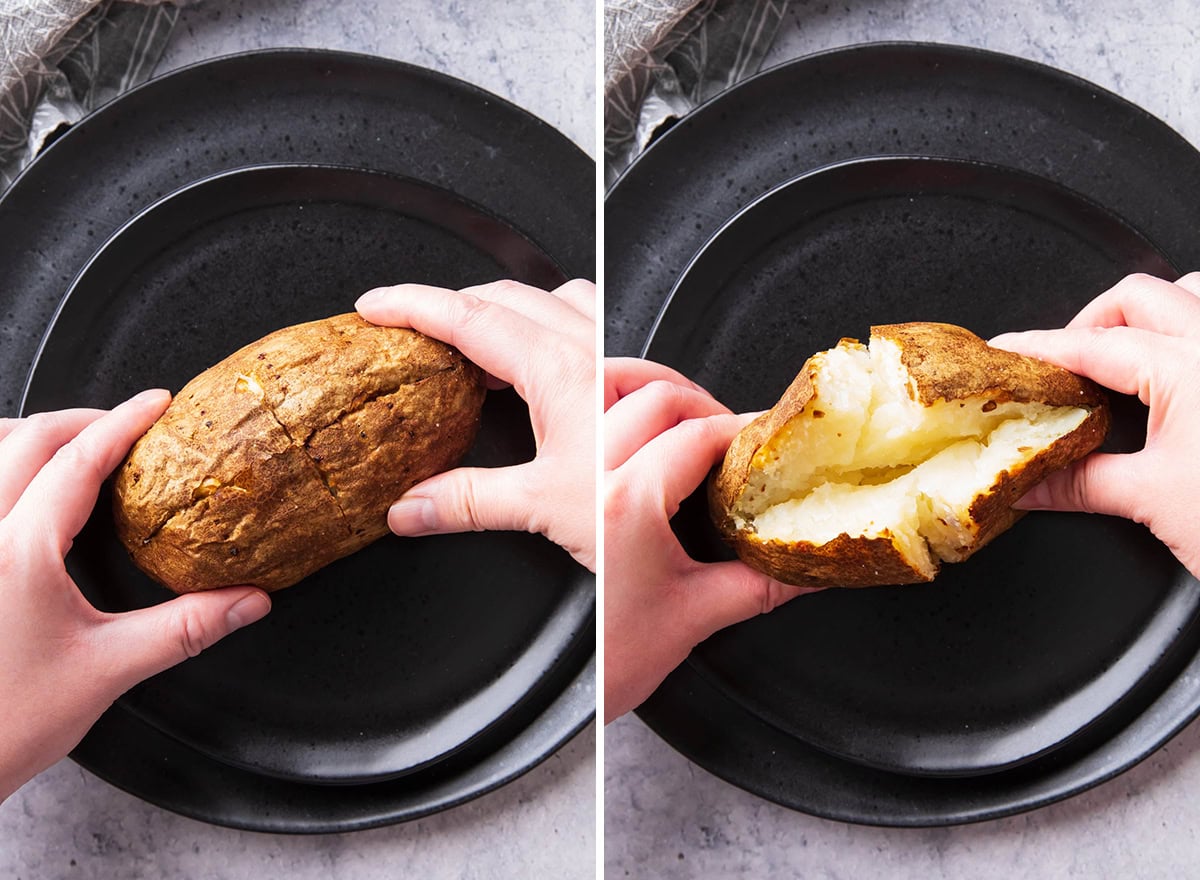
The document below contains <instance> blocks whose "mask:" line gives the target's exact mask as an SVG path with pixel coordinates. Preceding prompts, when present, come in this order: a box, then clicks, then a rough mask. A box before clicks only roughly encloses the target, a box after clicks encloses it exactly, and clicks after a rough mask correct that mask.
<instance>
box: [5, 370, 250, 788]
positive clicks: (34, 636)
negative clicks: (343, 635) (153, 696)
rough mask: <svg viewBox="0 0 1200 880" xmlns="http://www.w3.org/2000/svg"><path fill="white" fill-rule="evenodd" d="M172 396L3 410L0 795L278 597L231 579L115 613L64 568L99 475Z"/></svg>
mask: <svg viewBox="0 0 1200 880" xmlns="http://www.w3.org/2000/svg"><path fill="white" fill-rule="evenodd" d="M169 400H170V395H169V394H168V393H167V392H165V391H147V392H143V393H142V394H139V395H138V396H137V397H134V398H133V399H132V400H129V401H126V402H125V403H123V404H121V405H120V406H118V407H117V408H116V409H114V410H112V411H111V412H104V411H101V410H91V409H74V410H64V411H62V412H55V413H45V414H39V415H35V416H31V417H30V418H27V419H0V462H3V470H2V471H0V706H3V707H4V714H5V723H4V724H3V725H0V800H3V799H4V798H6V797H8V795H10V794H12V792H14V791H16V789H17V788H19V787H20V786H21V785H22V784H24V783H25V782H26V781H27V780H28V779H30V778H31V777H32V776H34V774H36V773H39V772H40V771H42V770H44V769H45V768H46V767H49V766H50V765H51V764H53V763H54V762H55V761H57V760H58V759H59V758H62V757H63V756H65V755H66V754H67V753H68V752H69V751H70V750H71V749H73V748H74V747H75V746H76V745H78V743H79V741H80V740H81V739H82V738H83V735H84V734H85V733H86V732H87V730H88V728H89V727H91V725H92V724H93V723H94V722H95V721H96V719H97V718H99V717H100V715H101V714H102V713H103V712H104V710H105V709H107V708H108V707H109V705H110V704H111V703H112V702H113V700H115V699H116V698H117V697H119V696H120V695H121V694H122V693H124V692H125V691H127V690H128V689H129V688H131V687H132V686H133V685H135V684H137V683H138V682H139V681H141V680H142V679H145V678H149V677H150V676H151V675H154V674H156V673H158V672H161V671H163V670H164V669H166V668H168V667H170V666H174V665H175V664H176V663H178V662H180V661H181V660H186V659H187V658H188V657H193V656H195V655H196V654H198V653H200V651H202V650H203V649H205V648H207V647H209V646H210V645H212V644H213V643H215V642H216V641H217V640H218V639H220V638H222V637H224V636H226V635H228V634H229V633H231V632H233V631H234V630H235V629H238V628H239V627H242V626H245V625H246V624H248V623H252V622H254V621H255V620H258V619H259V618H261V617H262V616H263V615H265V614H266V613H267V611H268V610H269V609H270V607H271V603H270V600H269V599H268V598H267V596H266V594H265V593H263V592H262V591H260V590H255V589H253V588H248V587H229V588H227V589H223V590H213V591H211V592H207V593H192V594H190V595H187V596H181V597H179V598H177V599H172V600H171V601H169V602H164V603H162V604H161V605H156V606H154V607H151V608H144V609H140V610H137V611H129V612H126V613H123V614H109V613H105V612H101V611H97V610H96V609H95V608H93V607H92V605H91V604H90V603H89V602H88V601H87V599H85V598H84V597H83V594H81V593H80V592H79V589H78V588H77V587H76V586H75V583H74V582H73V581H72V580H71V577H70V575H68V574H67V570H66V567H65V565H64V563H63V558H64V557H65V556H66V554H67V551H68V550H69V549H70V547H71V542H72V540H73V539H74V538H75V536H76V535H77V534H78V533H79V530H80V529H82V528H83V525H84V523H85V522H87V519H88V516H89V515H90V514H91V511H92V508H93V507H94V506H95V504H96V496H97V494H98V493H99V491H100V484H101V483H102V482H103V481H104V478H105V477H106V476H107V475H108V474H109V473H110V472H111V471H112V470H113V469H114V468H115V467H116V466H117V465H118V464H119V463H120V462H121V460H122V459H123V458H124V456H125V454H126V453H127V452H128V451H129V448H130V447H131V446H132V445H133V443H134V441H135V440H137V438H138V437H140V436H141V435H142V434H143V433H145V431H146V429H147V428H149V427H150V425H151V423H153V421H154V420H155V419H156V418H158V416H159V415H161V414H162V412H163V410H164V409H165V408H166V405H167V402H168V401H169Z"/></svg>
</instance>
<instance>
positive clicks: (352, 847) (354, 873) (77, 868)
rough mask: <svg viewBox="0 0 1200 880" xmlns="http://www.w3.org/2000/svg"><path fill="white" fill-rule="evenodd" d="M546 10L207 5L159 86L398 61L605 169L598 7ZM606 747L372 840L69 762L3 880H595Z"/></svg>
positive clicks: (31, 802)
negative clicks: (163, 797)
mask: <svg viewBox="0 0 1200 880" xmlns="http://www.w3.org/2000/svg"><path fill="white" fill-rule="evenodd" d="M546 10H547V7H546V6H545V4H542V3H538V2H535V0H513V2H507V3H504V4H498V3H497V4H489V3H443V2H439V0H366V2H358V3H328V2H323V0H202V2H199V3H196V4H194V5H189V6H188V7H186V8H185V9H184V10H183V11H182V12H181V14H180V17H179V20H178V22H177V24H176V28H175V31H174V33H173V35H172V38H171V43H170V44H169V46H168V48H167V51H166V54H165V56H164V58H163V60H162V63H161V64H160V65H159V67H158V72H159V73H162V72H165V71H167V70H171V69H174V68H176V67H180V66H183V65H185V64H190V63H192V62H194V61H200V60H203V59H206V58H212V57H215V56H218V55H225V54H229V53H232V52H239V51H245V50H249V49H257V48H268V47H282V46H303V47H314V48H328V49H342V50H348V51H354V52H362V53H367V54H374V55H382V56H385V57H390V58H397V59H400V60H403V61H408V62H411V63H414V64H419V65H422V66H425V67H429V68H433V69H435V70H440V71H443V72H445V73H447V74H450V75H452V76H456V77H459V78H461V79H465V80H468V81H470V82H472V83H475V84H476V85H479V86H481V87H483V88H485V89H487V90H489V91H491V92H494V93H495V94H497V95H500V96H501V97H503V98H506V99H508V100H509V101H512V102H513V103H515V104H518V105H520V106H522V107H524V108H526V109H527V110H529V111H531V112H532V113H534V114H535V115H537V116H539V117H541V118H542V119H544V120H546V121H547V122H549V123H550V124H551V125H553V126H555V127H557V128H558V129H559V130H561V131H563V132H564V133H566V134H567V135H568V136H569V137H570V138H572V139H573V140H574V141H575V142H576V143H578V144H579V145H580V146H581V147H582V148H583V149H584V150H586V151H587V152H588V153H589V154H590V155H593V156H594V155H596V149H595V143H596V124H595V119H596V116H595V57H596V56H595V48H594V47H595V36H594V34H595V7H594V6H593V5H592V4H591V3H590V2H580V0H572V2H568V3H564V4H555V5H554V13H553V15H550V14H548V13H547V11H546ZM596 849H597V848H596V766H595V731H594V728H592V727H589V728H587V729H586V730H585V731H584V732H583V733H581V734H580V735H579V736H577V737H576V738H575V739H574V740H572V741H571V742H570V743H568V744H567V745H566V746H565V747H564V748H563V749H561V750H560V751H559V752H558V753H556V754H555V755H553V756H552V757H551V758H550V759H548V760H547V761H546V762H545V763H543V764H541V765H540V766H538V767H536V768H534V769H533V770H532V771H530V772H529V773H528V774H526V775H525V776H523V777H521V778H519V779H517V780H516V781H515V782H513V783H511V784H509V785H507V786H505V787H503V788H501V789H499V790H498V791H495V792H492V793H491V794H488V795H485V796H484V797H482V798H479V799H477V800H475V801H472V802H470V803H467V804H465V805H463V806H460V807H458V808H456V809H453V810H450V811H447V812H444V813H440V814H437V815H435V816H432V817H429V818H426V819H422V820H419V821H416V822H411V823H408V824H404V825H396V826H391V827H388V828H380V829H375V830H372V831H363V832H356V833H353V834H336V835H325V836H313V837H289V836H280V835H269V834H256V833H249V832H240V831H233V830H230V829H226V828H218V827H215V826H211V825H206V824H204V823H201V822H196V821H193V820H190V819H185V818H183V817H180V816H177V815H175V814H173V813H169V812H166V811H164V810H161V809H158V808H157V807H154V806H151V805H149V804H146V803H144V802H142V801H140V800H138V799H136V798H133V797H131V796H129V795H127V794H125V793H124V792H121V791H118V790H117V789H115V788H113V787H111V786H109V785H108V784H106V783H104V782H102V781H100V780H99V779H97V778H95V777H93V776H92V775H91V774H89V773H87V772H86V771H84V770H82V769H81V768H79V767H78V766H77V765H75V764H74V763H72V762H71V761H69V760H68V761H63V762H61V763H59V764H57V765H56V766H54V767H52V768H51V769H50V770H48V771H47V772H46V773H43V774H42V775H41V776H39V777H38V778H36V779H35V780H33V781H32V782H30V783H29V784H27V785H26V786H25V787H24V788H22V789H21V790H20V791H19V792H17V793H16V794H15V795H13V796H12V797H10V798H9V799H8V800H7V801H6V802H5V803H4V804H3V805H0V877H4V878H19V880H55V878H73V880H74V878H78V880H85V878H96V880H113V878H133V877H146V878H164V877H169V878H172V880H190V878H198V880H199V878H203V880H240V878H249V877H258V878H274V877H288V878H295V880H304V878H314V880H316V878H320V880H371V878H388V880H391V878H396V877H421V878H476V877H478V878H488V880H491V878H503V877H513V878H517V877H520V878H526V877H555V878H585V877H593V876H594V873H595V858H596Z"/></svg>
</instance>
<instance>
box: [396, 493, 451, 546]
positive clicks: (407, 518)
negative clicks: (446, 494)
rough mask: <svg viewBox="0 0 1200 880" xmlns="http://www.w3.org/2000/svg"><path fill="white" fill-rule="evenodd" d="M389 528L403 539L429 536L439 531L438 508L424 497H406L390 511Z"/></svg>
mask: <svg viewBox="0 0 1200 880" xmlns="http://www.w3.org/2000/svg"><path fill="white" fill-rule="evenodd" d="M387 522H388V528H389V529H391V530H392V533H393V534H396V535H400V536H401V537H416V536H417V535H428V534H430V533H431V532H434V531H436V530H437V527H438V516H437V507H436V506H435V505H434V503H433V500H432V499H430V498H428V497H426V496H423V495H406V496H405V497H403V498H401V499H400V500H399V501H397V502H396V503H395V504H393V505H392V506H391V507H390V508H389V509H388V514H387Z"/></svg>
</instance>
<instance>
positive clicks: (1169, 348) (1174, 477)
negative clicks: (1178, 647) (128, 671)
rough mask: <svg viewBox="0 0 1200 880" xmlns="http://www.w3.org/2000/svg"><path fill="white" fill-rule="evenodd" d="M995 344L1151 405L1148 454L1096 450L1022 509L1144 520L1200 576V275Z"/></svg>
mask: <svg viewBox="0 0 1200 880" xmlns="http://www.w3.org/2000/svg"><path fill="white" fill-rule="evenodd" d="M990 344H991V345H993V346H995V347H996V348H1004V349H1008V350H1009V351H1015V352H1018V353H1020V354H1024V355H1030V356H1032V357H1036V358H1040V359H1041V360H1044V361H1049V362H1050V363H1053V364H1058V365H1059V366H1061V367H1065V368H1066V369H1068V370H1070V371H1072V372H1073V373H1078V374H1080V375H1082V376H1087V377H1088V378H1089V379H1092V380H1094V381H1096V382H1098V383H1100V384H1101V385H1104V386H1106V387H1108V388H1111V389H1113V390H1114V391H1117V392H1119V393H1121V394H1136V395H1137V396H1138V397H1139V398H1140V399H1141V401H1142V403H1144V404H1146V406H1148V407H1150V418H1149V422H1148V424H1147V427H1146V445H1145V447H1144V448H1142V449H1141V450H1139V451H1137V452H1134V453H1130V454H1126V455H1114V454H1110V453H1103V452H1094V453H1092V454H1091V455H1089V456H1088V457H1087V458H1084V459H1082V460H1080V461H1078V462H1076V463H1075V464H1073V465H1071V466H1070V467H1068V468H1065V469H1064V470H1061V471H1057V472H1055V473H1053V474H1051V475H1050V477H1048V478H1047V479H1046V480H1045V481H1044V482H1042V483H1041V484H1039V485H1038V486H1035V487H1034V488H1033V489H1032V490H1031V491H1030V492H1029V493H1028V494H1027V495H1026V496H1025V497H1024V498H1023V499H1021V501H1020V502H1018V504H1017V505H1016V506H1018V507H1022V508H1025V509H1027V510H1069V511H1084V512H1088V513H1105V514H1112V515H1115V516H1122V517H1125V518H1127V519H1131V520H1134V521H1136V522H1139V523H1142V524H1144V525H1146V526H1148V527H1149V529H1150V531H1152V532H1153V533H1154V534H1155V536H1156V537H1158V539H1159V540H1161V541H1162V542H1163V543H1164V544H1166V545H1167V547H1169V548H1170V550H1171V552H1172V553H1174V554H1175V556H1176V558H1178V559H1179V561H1180V562H1182V563H1183V564H1184V565H1185V566H1187V569H1188V570H1189V571H1190V572H1191V573H1192V574H1193V575H1195V576H1196V577H1200V529H1197V527H1196V523H1197V522H1198V521H1200V468H1198V467H1197V466H1196V459H1195V455H1196V451H1197V449H1200V382H1198V381H1197V377H1200V272H1193V273H1191V274H1190V275H1185V276H1184V277H1183V278H1180V279H1179V280H1178V281H1177V282H1175V283H1174V284H1172V283H1170V282H1168V281H1163V280H1162V279H1159V278H1152V277H1150V276H1148V275H1130V276H1129V277H1128V278H1125V279H1124V280H1122V281H1121V282H1120V283H1118V284H1117V285H1116V286H1115V287H1113V288H1112V289H1111V290H1108V291H1106V292H1105V293H1102V294H1101V295H1100V296H1098V297H1097V298H1096V299H1094V300H1093V301H1092V302H1091V303H1089V304H1088V305H1087V306H1085V307H1084V308H1083V310H1082V311H1081V312H1080V313H1079V314H1078V315H1076V316H1075V317H1074V318H1073V319H1072V320H1071V322H1070V323H1069V324H1067V326H1066V327H1065V328H1063V329H1061V330H1029V331H1026V332H1024V333H1005V334H1004V335H1002V336H998V337H996V338H995V339H993V340H991V343H990Z"/></svg>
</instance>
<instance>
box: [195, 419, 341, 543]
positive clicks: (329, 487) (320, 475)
mask: <svg viewBox="0 0 1200 880" xmlns="http://www.w3.org/2000/svg"><path fill="white" fill-rule="evenodd" d="M261 402H262V407H263V409H264V410H266V411H267V413H268V414H269V415H270V416H271V418H272V419H273V420H274V422H275V424H277V425H278V426H279V430H281V431H283V434H284V436H285V437H287V438H288V442H289V443H291V444H292V446H293V447H294V448H296V449H299V450H300V451H301V452H303V453H304V457H305V458H307V459H308V461H309V464H311V465H312V469H313V472H314V473H315V474H316V475H317V479H318V480H320V481H321V485H322V486H324V487H325V491H326V492H328V493H329V498H330V500H331V501H333V506H334V507H336V508H337V512H338V516H340V517H341V518H342V525H344V526H345V527H346V534H348V535H350V534H353V532H354V529H353V528H352V527H351V525H350V518H349V517H348V516H346V510H345V508H344V507H342V503H341V502H340V501H338V497H337V490H335V489H334V488H333V484H332V483H330V482H329V475H328V474H327V473H325V471H324V469H323V468H322V467H321V465H320V463H319V462H318V460H317V458H316V456H314V455H313V454H312V452H310V451H309V449H308V447H307V446H305V445H304V444H303V443H299V442H297V440H296V438H295V437H294V436H293V435H292V432H291V431H290V430H288V426H287V425H285V424H284V423H283V421H282V420H281V419H280V418H279V415H278V414H277V413H276V412H275V408H274V407H273V406H271V405H270V404H268V403H267V401H266V398H265V397H264V398H263V400H262V401H261ZM202 500H203V499H202Z"/></svg>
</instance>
